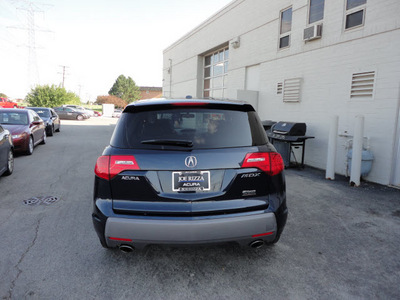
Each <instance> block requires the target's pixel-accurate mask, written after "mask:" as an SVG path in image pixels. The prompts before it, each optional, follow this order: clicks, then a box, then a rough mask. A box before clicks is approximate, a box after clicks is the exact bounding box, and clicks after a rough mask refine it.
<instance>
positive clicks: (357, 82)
mask: <svg viewBox="0 0 400 300" xmlns="http://www.w3.org/2000/svg"><path fill="white" fill-rule="evenodd" d="M374 82H375V71H372V72H363V73H354V74H353V78H352V80H351V92H350V98H360V97H367V98H372V96H373V94H374Z"/></svg>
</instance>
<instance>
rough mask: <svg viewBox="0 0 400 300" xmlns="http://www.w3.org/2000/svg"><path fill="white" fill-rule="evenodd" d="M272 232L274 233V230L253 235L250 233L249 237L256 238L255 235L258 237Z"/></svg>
mask: <svg viewBox="0 0 400 300" xmlns="http://www.w3.org/2000/svg"><path fill="white" fill-rule="evenodd" d="M273 234H274V231H271V232H266V233H260V234H255V235H252V236H251V237H252V238H256V237H260V236H267V235H273Z"/></svg>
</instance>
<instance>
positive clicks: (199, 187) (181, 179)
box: [172, 171, 211, 192]
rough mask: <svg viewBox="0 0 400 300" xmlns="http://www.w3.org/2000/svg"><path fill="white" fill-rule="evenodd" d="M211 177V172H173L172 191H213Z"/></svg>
mask: <svg viewBox="0 0 400 300" xmlns="http://www.w3.org/2000/svg"><path fill="white" fill-rule="evenodd" d="M210 177H211V176H210V171H178V172H172V191H174V192H193V191H209V190H210V189H211V184H210Z"/></svg>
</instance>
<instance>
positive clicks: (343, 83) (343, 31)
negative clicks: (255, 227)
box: [163, 0, 400, 186]
mask: <svg viewBox="0 0 400 300" xmlns="http://www.w3.org/2000/svg"><path fill="white" fill-rule="evenodd" d="M399 15H400V1H399V0H325V1H324V0H291V1H289V0H235V1H232V2H231V3H230V4H228V5H227V6H226V7H224V8H223V9H222V10H220V11H219V12H217V13H216V14H214V15H213V16H211V17H210V18H209V19H208V20H206V21H205V22H204V23H202V24H200V25H199V26H198V27H196V28H194V29H193V30H192V31H190V32H189V33H188V34H187V35H185V36H184V37H182V38H181V39H180V40H178V41H176V42H175V43H174V44H172V45H171V46H170V47H168V48H167V49H165V50H164V65H163V94H164V96H165V97H173V98H178V97H185V96H186V95H192V96H193V97H213V98H230V99H241V100H247V101H249V102H251V103H252V104H253V105H254V106H255V107H256V109H257V111H258V113H259V115H260V117H261V119H262V120H274V121H293V122H305V123H306V124H307V135H312V136H315V139H312V140H308V141H307V146H306V151H305V163H306V164H307V165H310V166H313V167H316V168H320V169H325V168H326V163H327V151H328V150H327V149H328V136H329V128H330V124H331V121H330V120H331V119H332V117H334V116H335V115H337V116H339V132H338V136H337V149H336V151H337V153H336V165H335V172H336V173H337V174H342V175H346V172H347V158H346V154H347V151H348V149H349V145H350V140H351V138H352V137H351V136H352V134H353V132H354V126H355V117H356V116H357V115H363V116H364V119H365V123H364V136H365V146H369V149H370V150H371V151H372V153H373V154H374V157H375V159H374V161H373V165H372V170H371V172H370V173H369V175H368V176H367V177H366V179H367V180H369V181H373V182H377V183H381V184H385V185H388V184H392V185H397V186H399V185H400V143H399V135H400V120H399V110H400V17H399ZM318 25H321V26H318ZM310 27H313V28H311V29H307V30H306V32H305V29H306V28H310ZM321 27H322V33H321V32H318V31H319V30H321ZM314 30H315V31H314ZM305 35H307V36H308V37H311V40H308V41H305ZM313 38H315V39H313Z"/></svg>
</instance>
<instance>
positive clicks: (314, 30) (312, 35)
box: [303, 24, 322, 41]
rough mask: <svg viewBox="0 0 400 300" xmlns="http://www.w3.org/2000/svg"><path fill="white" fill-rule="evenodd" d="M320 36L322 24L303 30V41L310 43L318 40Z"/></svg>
mask: <svg viewBox="0 0 400 300" xmlns="http://www.w3.org/2000/svg"><path fill="white" fill-rule="evenodd" d="M321 36H322V24H318V25H313V26H311V27H307V28H306V29H304V35H303V39H304V40H305V41H311V40H315V39H319V38H321Z"/></svg>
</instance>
